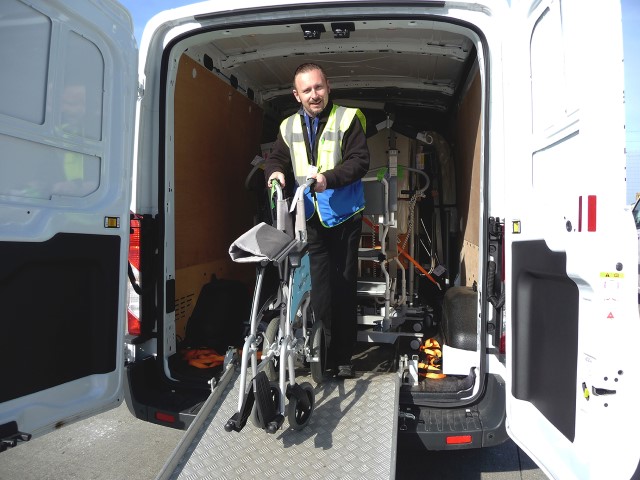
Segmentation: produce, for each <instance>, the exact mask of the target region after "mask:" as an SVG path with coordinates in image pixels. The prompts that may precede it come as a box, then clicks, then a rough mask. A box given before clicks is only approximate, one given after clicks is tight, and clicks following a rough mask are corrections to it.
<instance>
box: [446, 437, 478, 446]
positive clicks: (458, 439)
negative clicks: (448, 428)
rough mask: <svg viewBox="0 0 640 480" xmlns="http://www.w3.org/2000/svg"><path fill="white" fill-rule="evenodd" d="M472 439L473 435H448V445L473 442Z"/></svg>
mask: <svg viewBox="0 0 640 480" xmlns="http://www.w3.org/2000/svg"><path fill="white" fill-rule="evenodd" d="M472 440H473V438H472V437H471V435H452V436H450V437H447V445H463V444H465V443H471V442H472Z"/></svg>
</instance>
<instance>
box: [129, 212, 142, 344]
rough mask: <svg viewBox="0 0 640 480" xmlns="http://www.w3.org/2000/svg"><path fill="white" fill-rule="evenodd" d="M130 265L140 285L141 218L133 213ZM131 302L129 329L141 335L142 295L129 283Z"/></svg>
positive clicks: (131, 332)
mask: <svg viewBox="0 0 640 480" xmlns="http://www.w3.org/2000/svg"><path fill="white" fill-rule="evenodd" d="M129 265H130V267H131V271H132V273H133V277H134V278H135V282H136V283H137V284H138V285H140V219H139V217H137V216H135V215H132V216H131V222H130V233H129ZM130 273H131V272H130ZM128 293H129V302H128V304H127V330H128V332H129V334H130V335H140V295H138V293H136V291H135V290H134V289H133V287H132V286H131V281H129V283H128Z"/></svg>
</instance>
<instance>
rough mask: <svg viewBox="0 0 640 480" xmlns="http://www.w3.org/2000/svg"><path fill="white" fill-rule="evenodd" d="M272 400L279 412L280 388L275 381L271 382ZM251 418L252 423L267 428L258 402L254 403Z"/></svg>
mask: <svg viewBox="0 0 640 480" xmlns="http://www.w3.org/2000/svg"><path fill="white" fill-rule="evenodd" d="M271 400H272V401H273V407H274V409H275V410H276V412H277V411H278V410H279V408H280V388H278V385H277V384H276V383H275V382H273V383H272V384H271ZM249 418H250V419H251V423H253V425H254V426H255V427H258V428H262V429H264V428H266V425H264V422H263V420H262V418H261V417H260V412H259V409H258V402H254V403H253V408H252V409H251V416H250V417H249Z"/></svg>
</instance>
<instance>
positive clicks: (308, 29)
mask: <svg viewBox="0 0 640 480" xmlns="http://www.w3.org/2000/svg"><path fill="white" fill-rule="evenodd" d="M301 27H302V33H303V34H304V39H305V40H319V39H320V35H321V34H322V32H326V29H325V28H324V25H323V24H321V23H308V24H306V25H301Z"/></svg>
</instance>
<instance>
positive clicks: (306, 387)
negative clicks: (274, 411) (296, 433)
mask: <svg viewBox="0 0 640 480" xmlns="http://www.w3.org/2000/svg"><path fill="white" fill-rule="evenodd" d="M297 387H298V388H295V389H294V391H293V392H292V394H291V395H290V396H289V407H288V411H287V418H288V419H289V425H290V426H291V428H293V429H294V430H302V429H303V428H304V427H306V426H307V424H308V423H309V420H310V419H311V414H312V413H313V407H314V406H315V394H314V393H313V387H312V386H311V384H310V383H308V382H304V383H301V384H300V385H297Z"/></svg>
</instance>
